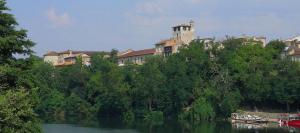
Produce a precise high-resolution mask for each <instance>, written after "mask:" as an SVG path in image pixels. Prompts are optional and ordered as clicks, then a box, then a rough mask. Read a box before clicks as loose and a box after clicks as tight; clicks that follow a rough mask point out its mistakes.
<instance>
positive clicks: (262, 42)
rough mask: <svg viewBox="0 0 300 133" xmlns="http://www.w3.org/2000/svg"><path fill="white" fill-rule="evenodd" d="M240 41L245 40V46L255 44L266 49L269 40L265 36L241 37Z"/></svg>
mask: <svg viewBox="0 0 300 133" xmlns="http://www.w3.org/2000/svg"><path fill="white" fill-rule="evenodd" d="M239 38H240V39H243V41H244V43H243V44H244V45H249V44H253V41H254V42H257V43H259V44H260V45H261V46H262V47H266V46H267V38H266V37H264V36H258V37H257V36H247V35H242V36H241V37H239Z"/></svg>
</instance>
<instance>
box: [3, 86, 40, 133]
mask: <svg viewBox="0 0 300 133" xmlns="http://www.w3.org/2000/svg"><path fill="white" fill-rule="evenodd" d="M33 106H34V104H32V98H31V94H30V93H28V92H26V91H24V90H16V91H11V90H9V91H6V92H5V93H2V94H1V95H0V132H3V133H39V132H41V128H40V126H39V124H37V123H39V122H38V120H37V119H36V117H37V116H36V114H35V113H34V111H33Z"/></svg>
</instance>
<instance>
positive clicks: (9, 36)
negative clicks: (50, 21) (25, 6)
mask: <svg viewBox="0 0 300 133" xmlns="http://www.w3.org/2000/svg"><path fill="white" fill-rule="evenodd" d="M8 11H9V8H7V7H6V1H5V0H0V99H1V101H0V104H1V105H0V108H1V109H0V110H1V114H0V120H1V122H0V123H1V124H0V125H1V130H2V131H1V132H25V133H30V132H36V133H38V132H41V131H40V128H39V124H38V123H39V122H38V121H37V120H36V116H35V114H34V111H33V106H34V103H35V98H34V96H33V95H29V94H31V93H33V90H31V89H32V83H31V82H30V80H28V79H30V76H31V75H30V74H29V73H28V70H29V69H30V68H31V60H30V59H28V58H26V57H27V56H30V55H31V54H32V53H33V51H32V50H31V48H32V47H33V46H34V43H33V42H32V41H30V40H29V39H28V38H27V34H26V30H24V29H17V28H18V27H17V26H18V23H17V22H16V20H15V18H14V17H13V15H12V14H9V13H7V12H8ZM16 55H22V56H24V58H16ZM19 89H22V91H19ZM24 90H26V91H24Z"/></svg>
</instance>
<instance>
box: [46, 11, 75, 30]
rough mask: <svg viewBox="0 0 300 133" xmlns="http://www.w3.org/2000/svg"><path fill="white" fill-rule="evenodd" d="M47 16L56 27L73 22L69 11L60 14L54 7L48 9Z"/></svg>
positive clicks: (65, 25)
mask: <svg viewBox="0 0 300 133" xmlns="http://www.w3.org/2000/svg"><path fill="white" fill-rule="evenodd" d="M46 17H47V18H48V20H49V21H50V22H51V23H52V24H53V25H54V26H56V27H67V26H70V25H71V24H72V19H71V17H70V15H69V14H68V13H66V12H65V13H62V14H58V13H57V12H56V10H55V9H54V8H50V9H48V10H47V11H46Z"/></svg>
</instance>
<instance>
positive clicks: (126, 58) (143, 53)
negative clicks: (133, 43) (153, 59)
mask: <svg viewBox="0 0 300 133" xmlns="http://www.w3.org/2000/svg"><path fill="white" fill-rule="evenodd" d="M154 54H155V49H144V50H137V51H133V50H131V51H129V52H123V54H119V56H118V65H119V66H124V65H125V64H126V63H133V64H137V65H142V64H144V63H145V59H146V58H147V57H149V56H153V55H154Z"/></svg>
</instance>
